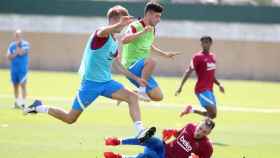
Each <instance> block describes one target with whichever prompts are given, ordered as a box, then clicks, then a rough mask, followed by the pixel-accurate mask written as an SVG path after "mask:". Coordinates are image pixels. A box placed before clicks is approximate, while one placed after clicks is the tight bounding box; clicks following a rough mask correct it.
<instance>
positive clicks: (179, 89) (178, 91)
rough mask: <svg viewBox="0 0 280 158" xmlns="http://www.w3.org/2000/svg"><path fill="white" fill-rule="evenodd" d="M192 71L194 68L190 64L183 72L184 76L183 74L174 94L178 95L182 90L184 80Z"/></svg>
mask: <svg viewBox="0 0 280 158" xmlns="http://www.w3.org/2000/svg"><path fill="white" fill-rule="evenodd" d="M193 71H194V69H193V68H192V67H191V66H189V68H188V70H187V71H186V72H185V73H184V76H183V79H182V81H181V84H180V86H179V88H178V89H177V91H176V92H175V96H178V95H179V94H180V93H181V92H182V88H183V86H184V84H185V83H186V81H187V80H188V78H189V77H190V75H191V74H192V72H193Z"/></svg>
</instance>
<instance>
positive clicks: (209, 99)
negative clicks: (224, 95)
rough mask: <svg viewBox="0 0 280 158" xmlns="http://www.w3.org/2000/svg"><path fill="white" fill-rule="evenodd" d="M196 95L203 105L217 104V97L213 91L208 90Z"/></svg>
mask: <svg viewBox="0 0 280 158" xmlns="http://www.w3.org/2000/svg"><path fill="white" fill-rule="evenodd" d="M196 96H197V98H198V100H199V102H200V105H201V106H202V107H204V108H206V107H207V106H216V99H215V96H214V94H213V92H212V91H209V90H206V91H203V92H201V93H198V94H196Z"/></svg>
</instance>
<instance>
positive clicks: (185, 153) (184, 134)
mask: <svg viewBox="0 0 280 158" xmlns="http://www.w3.org/2000/svg"><path fill="white" fill-rule="evenodd" d="M214 127H215V123H214V122H213V121H212V120H211V119H210V118H206V119H204V120H203V121H202V122H201V123H200V124H198V125H195V124H193V123H189V124H187V125H186V126H185V127H184V128H182V129H181V130H176V129H165V130H163V140H161V139H159V138H156V137H151V138H150V139H148V137H145V138H146V139H145V140H144V141H142V142H140V141H139V139H137V138H126V139H119V138H116V137H111V138H107V139H106V140H105V145H111V146H118V145H140V146H143V147H144V152H143V153H140V154H138V155H135V156H126V155H121V154H116V153H113V152H104V157H105V158H210V157H211V155H212V153H213V147H212V144H211V142H210V140H209V139H208V137H207V135H209V134H210V133H211V131H212V129H213V128H214ZM172 138H173V140H172ZM170 139H171V140H170Z"/></svg>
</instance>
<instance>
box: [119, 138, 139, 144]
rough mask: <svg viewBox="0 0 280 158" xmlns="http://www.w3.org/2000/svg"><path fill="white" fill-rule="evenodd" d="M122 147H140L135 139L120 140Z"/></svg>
mask: <svg viewBox="0 0 280 158" xmlns="http://www.w3.org/2000/svg"><path fill="white" fill-rule="evenodd" d="M122 144H123V145H140V142H139V140H138V139H137V138H127V139H123V140H122Z"/></svg>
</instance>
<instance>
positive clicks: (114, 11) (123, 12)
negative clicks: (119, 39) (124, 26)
mask: <svg viewBox="0 0 280 158" xmlns="http://www.w3.org/2000/svg"><path fill="white" fill-rule="evenodd" d="M122 16H128V11H127V9H126V8H125V7H123V6H120V5H116V6H114V7H112V8H110V9H109V10H108V12H107V18H108V21H109V24H110V25H113V24H116V23H118V22H119V21H120V18H121V17H122Z"/></svg>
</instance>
